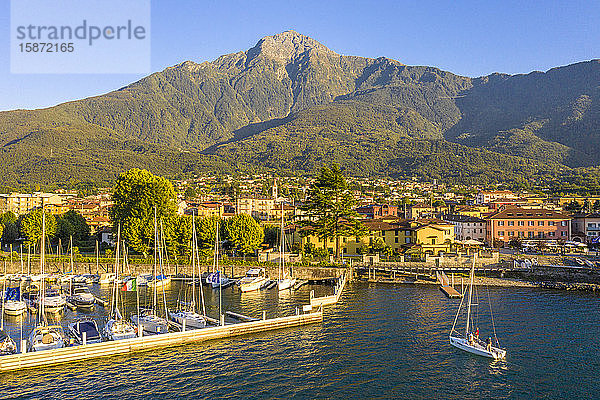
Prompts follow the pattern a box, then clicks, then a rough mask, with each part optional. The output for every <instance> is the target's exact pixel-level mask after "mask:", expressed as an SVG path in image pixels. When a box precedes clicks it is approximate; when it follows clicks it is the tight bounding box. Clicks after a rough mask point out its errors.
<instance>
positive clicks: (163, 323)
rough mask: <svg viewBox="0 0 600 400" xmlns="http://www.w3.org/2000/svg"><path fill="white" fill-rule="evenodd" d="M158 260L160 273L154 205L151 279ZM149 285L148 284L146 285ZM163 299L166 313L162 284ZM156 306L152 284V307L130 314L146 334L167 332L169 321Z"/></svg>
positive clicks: (154, 276)
mask: <svg viewBox="0 0 600 400" xmlns="http://www.w3.org/2000/svg"><path fill="white" fill-rule="evenodd" d="M157 258H158V260H159V263H160V267H161V273H162V247H161V240H160V235H159V233H158V225H157V221H156V207H154V271H153V278H154V279H153V281H155V280H156V273H157V265H156V260H157ZM148 286H150V285H148ZM163 300H164V303H165V304H164V309H165V314H166V313H167V305H166V302H167V301H166V297H165V289H164V286H163ZM157 307H158V287H156V286H154V290H153V301H152V309H151V310H144V312H140V313H138V314H137V315H133V316H131V321H132V322H133V323H134V324H136V325H137V326H138V327H139V328H138V329H142V330H143V331H144V332H147V333H148V334H151V335H155V334H161V333H168V332H169V323H168V321H167V320H166V319H165V318H163V317H159V316H158V313H157Z"/></svg>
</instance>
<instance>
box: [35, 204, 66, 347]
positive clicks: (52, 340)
mask: <svg viewBox="0 0 600 400" xmlns="http://www.w3.org/2000/svg"><path fill="white" fill-rule="evenodd" d="M45 259H46V213H45V211H44V208H43V207H42V240H41V246H40V272H41V275H42V276H44V264H45ZM39 297H40V301H38V307H39V310H38V318H39V319H40V321H39V323H38V326H36V327H35V328H33V330H32V331H31V333H30V334H29V340H28V348H29V351H41V350H51V349H59V348H61V347H64V346H65V333H64V330H63V327H62V326H60V325H48V320H47V318H46V311H45V301H44V300H45V297H46V279H44V278H42V279H41V280H40V292H39Z"/></svg>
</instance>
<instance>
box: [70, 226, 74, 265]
mask: <svg viewBox="0 0 600 400" xmlns="http://www.w3.org/2000/svg"><path fill="white" fill-rule="evenodd" d="M69 246H70V247H71V273H74V271H73V269H74V268H73V235H71V236H69Z"/></svg>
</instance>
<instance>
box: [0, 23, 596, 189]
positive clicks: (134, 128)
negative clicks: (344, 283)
mask: <svg viewBox="0 0 600 400" xmlns="http://www.w3.org/2000/svg"><path fill="white" fill-rule="evenodd" d="M599 78H600V61H598V60H594V61H589V62H583V63H578V64H573V65H569V66H566V67H560V68H554V69H552V70H550V71H548V72H545V73H542V72H532V73H530V74H527V75H514V76H511V75H505V74H492V75H490V76H486V77H480V78H468V77H462V76H458V75H455V74H452V73H450V72H446V71H442V70H440V69H438V68H434V67H424V66H406V65H404V64H402V63H400V62H398V61H395V60H392V59H388V58H384V57H381V58H376V59H372V58H363V57H355V56H345V55H340V54H337V53H335V52H334V51H332V50H330V49H328V48H327V47H325V46H324V45H322V44H321V43H319V42H317V41H316V40H314V39H312V38H310V37H307V36H304V35H301V34H299V33H297V32H294V31H287V32H283V33H280V34H276V35H274V36H267V37H265V38H263V39H261V40H259V41H258V43H257V44H256V45H255V46H254V47H252V48H251V49H249V50H247V51H245V52H238V53H233V54H228V55H224V56H221V57H219V58H217V59H216V60H214V61H211V62H203V63H200V64H198V63H195V62H192V61H186V62H183V63H181V64H178V65H175V66H173V67H170V68H167V69H165V70H164V71H161V72H157V73H154V74H152V75H149V76H148V77H145V78H143V79H141V80H139V81H138V82H135V83H132V84H131V85H128V86H126V87H124V88H121V89H119V90H116V91H114V92H111V93H107V94H105V95H101V96H97V97H91V98H87V99H83V100H77V101H73V102H69V103H64V104H60V105H58V106H55V107H51V108H47V109H42V110H32V111H24V110H16V111H8V112H1V113H0V166H1V167H2V170H3V171H4V173H3V174H2V176H0V183H1V184H5V185H9V186H22V185H26V184H41V185H48V184H61V185H65V184H66V185H69V184H73V183H74V182H78V181H81V180H85V179H92V180H96V181H104V182H109V181H110V180H111V179H113V178H114V176H115V175H116V174H118V173H119V172H120V171H122V170H124V169H127V168H130V167H146V168H149V169H151V170H153V171H155V172H157V173H162V174H166V175H169V176H185V175H187V174H190V173H193V172H194V171H197V172H198V171H200V172H201V171H206V170H213V171H214V170H217V171H235V170H240V169H245V170H256V169H268V170H286V171H289V172H293V173H312V172H313V171H314V170H315V169H316V168H318V166H319V165H321V164H322V163H323V162H327V161H331V160H336V161H338V162H340V163H341V164H342V165H343V166H344V167H345V168H347V169H348V171H349V172H352V173H353V174H361V175H394V176H399V175H419V176H423V177H436V178H438V179H450V180H453V181H457V182H459V181H469V182H473V179H475V180H476V181H478V182H482V183H487V182H496V181H508V180H510V181H514V180H517V181H524V182H527V181H541V180H544V179H551V178H552V177H556V176H563V175H564V174H572V175H574V174H575V175H576V174H579V173H581V174H583V173H585V174H588V175H589V174H592V176H594V174H595V172H593V171H595V169H593V168H592V167H594V166H596V165H598V164H599V162H598V159H597V154H599V151H600V140H598V139H599V136H600V105H599V104H600V86H599V83H600V79H599ZM590 168H591V169H590ZM590 170H591V171H592V172H589V171H590ZM586 176H587V175H586Z"/></svg>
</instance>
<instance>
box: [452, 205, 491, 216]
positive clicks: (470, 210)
mask: <svg viewBox="0 0 600 400" xmlns="http://www.w3.org/2000/svg"><path fill="white" fill-rule="evenodd" d="M490 211H491V210H490V208H489V207H488V206H487V205H479V204H475V205H472V206H458V207H456V214H459V215H466V216H469V217H475V218H482V215H484V214H487V213H489V212H490Z"/></svg>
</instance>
